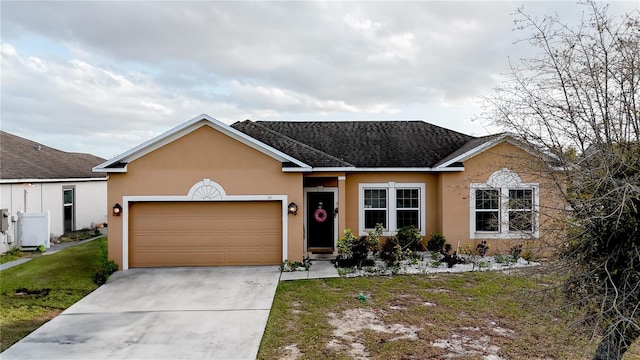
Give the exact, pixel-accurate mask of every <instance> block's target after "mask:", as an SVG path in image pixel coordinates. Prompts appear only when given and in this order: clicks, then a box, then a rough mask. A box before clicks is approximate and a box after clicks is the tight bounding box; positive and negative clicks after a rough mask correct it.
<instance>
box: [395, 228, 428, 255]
mask: <svg viewBox="0 0 640 360" xmlns="http://www.w3.org/2000/svg"><path fill="white" fill-rule="evenodd" d="M396 239H397V240H398V244H399V245H400V246H401V247H402V250H411V251H422V236H421V235H420V231H419V230H418V229H417V228H416V227H415V226H413V225H409V226H405V227H401V228H400V229H398V234H397V235H396Z"/></svg>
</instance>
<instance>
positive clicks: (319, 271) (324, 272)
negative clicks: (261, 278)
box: [280, 260, 340, 281]
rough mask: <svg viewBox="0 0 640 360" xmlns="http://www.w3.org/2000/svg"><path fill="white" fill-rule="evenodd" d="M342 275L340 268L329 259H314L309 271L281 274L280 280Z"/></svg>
mask: <svg viewBox="0 0 640 360" xmlns="http://www.w3.org/2000/svg"><path fill="white" fill-rule="evenodd" d="M337 277H340V275H339V274H338V269H336V267H335V266H334V265H333V263H332V262H331V261H328V260H312V261H311V266H310V267H309V271H291V272H283V273H282V274H280V281H287V280H305V279H327V278H337Z"/></svg>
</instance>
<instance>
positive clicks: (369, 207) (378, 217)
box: [364, 189, 387, 229]
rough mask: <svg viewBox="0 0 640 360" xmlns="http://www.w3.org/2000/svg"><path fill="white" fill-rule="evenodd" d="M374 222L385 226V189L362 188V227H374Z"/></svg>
mask: <svg viewBox="0 0 640 360" xmlns="http://www.w3.org/2000/svg"><path fill="white" fill-rule="evenodd" d="M376 224H382V226H383V227H384V228H386V227H387V189H365V190H364V227H365V228H367V229H374V228H375V227H376Z"/></svg>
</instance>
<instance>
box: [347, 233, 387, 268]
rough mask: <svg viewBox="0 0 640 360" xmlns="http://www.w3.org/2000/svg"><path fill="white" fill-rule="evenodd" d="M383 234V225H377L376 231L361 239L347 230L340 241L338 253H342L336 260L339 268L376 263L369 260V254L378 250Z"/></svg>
mask: <svg viewBox="0 0 640 360" xmlns="http://www.w3.org/2000/svg"><path fill="white" fill-rule="evenodd" d="M381 234H382V225H381V224H378V225H376V230H373V231H371V232H369V235H368V236H362V237H360V238H358V237H356V236H355V235H354V234H353V231H352V230H351V229H345V230H344V236H342V237H341V238H340V239H338V251H339V252H340V255H339V256H338V258H337V259H336V262H337V263H338V266H343V267H344V266H358V267H362V266H365V265H372V264H373V263H374V262H373V260H369V259H368V257H369V252H372V251H376V250H377V247H378V240H379V238H380V235H381Z"/></svg>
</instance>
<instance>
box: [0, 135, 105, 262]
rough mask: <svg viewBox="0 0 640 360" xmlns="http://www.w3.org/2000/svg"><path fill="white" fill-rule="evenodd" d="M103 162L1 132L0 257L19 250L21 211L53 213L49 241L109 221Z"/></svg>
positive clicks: (92, 157)
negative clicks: (99, 169) (98, 168)
mask: <svg viewBox="0 0 640 360" xmlns="http://www.w3.org/2000/svg"><path fill="white" fill-rule="evenodd" d="M102 162H104V159H102V158H99V157H97V156H94V155H91V154H83V153H69V152H64V151H60V150H57V149H54V148H50V147H48V146H45V145H42V144H38V143H36V142H33V141H31V140H27V139H24V138H21V137H19V136H16V135H12V134H9V133H7V132H4V131H0V209H1V210H0V218H3V220H4V222H5V224H4V226H3V227H2V228H1V229H0V230H2V231H0V253H2V252H5V251H7V250H9V249H10V248H11V247H14V246H17V245H19V244H17V241H18V234H17V226H16V221H17V218H18V212H26V213H36V212H44V211H47V210H48V211H49V212H50V231H51V234H50V236H53V237H57V236H60V235H62V234H64V233H65V232H67V231H73V230H79V229H83V228H89V227H91V226H92V225H96V224H101V223H105V222H106V221H107V213H106V212H107V177H106V176H105V175H104V174H96V173H94V172H92V170H91V169H92V168H93V167H94V166H96V165H98V164H100V163H102Z"/></svg>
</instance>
